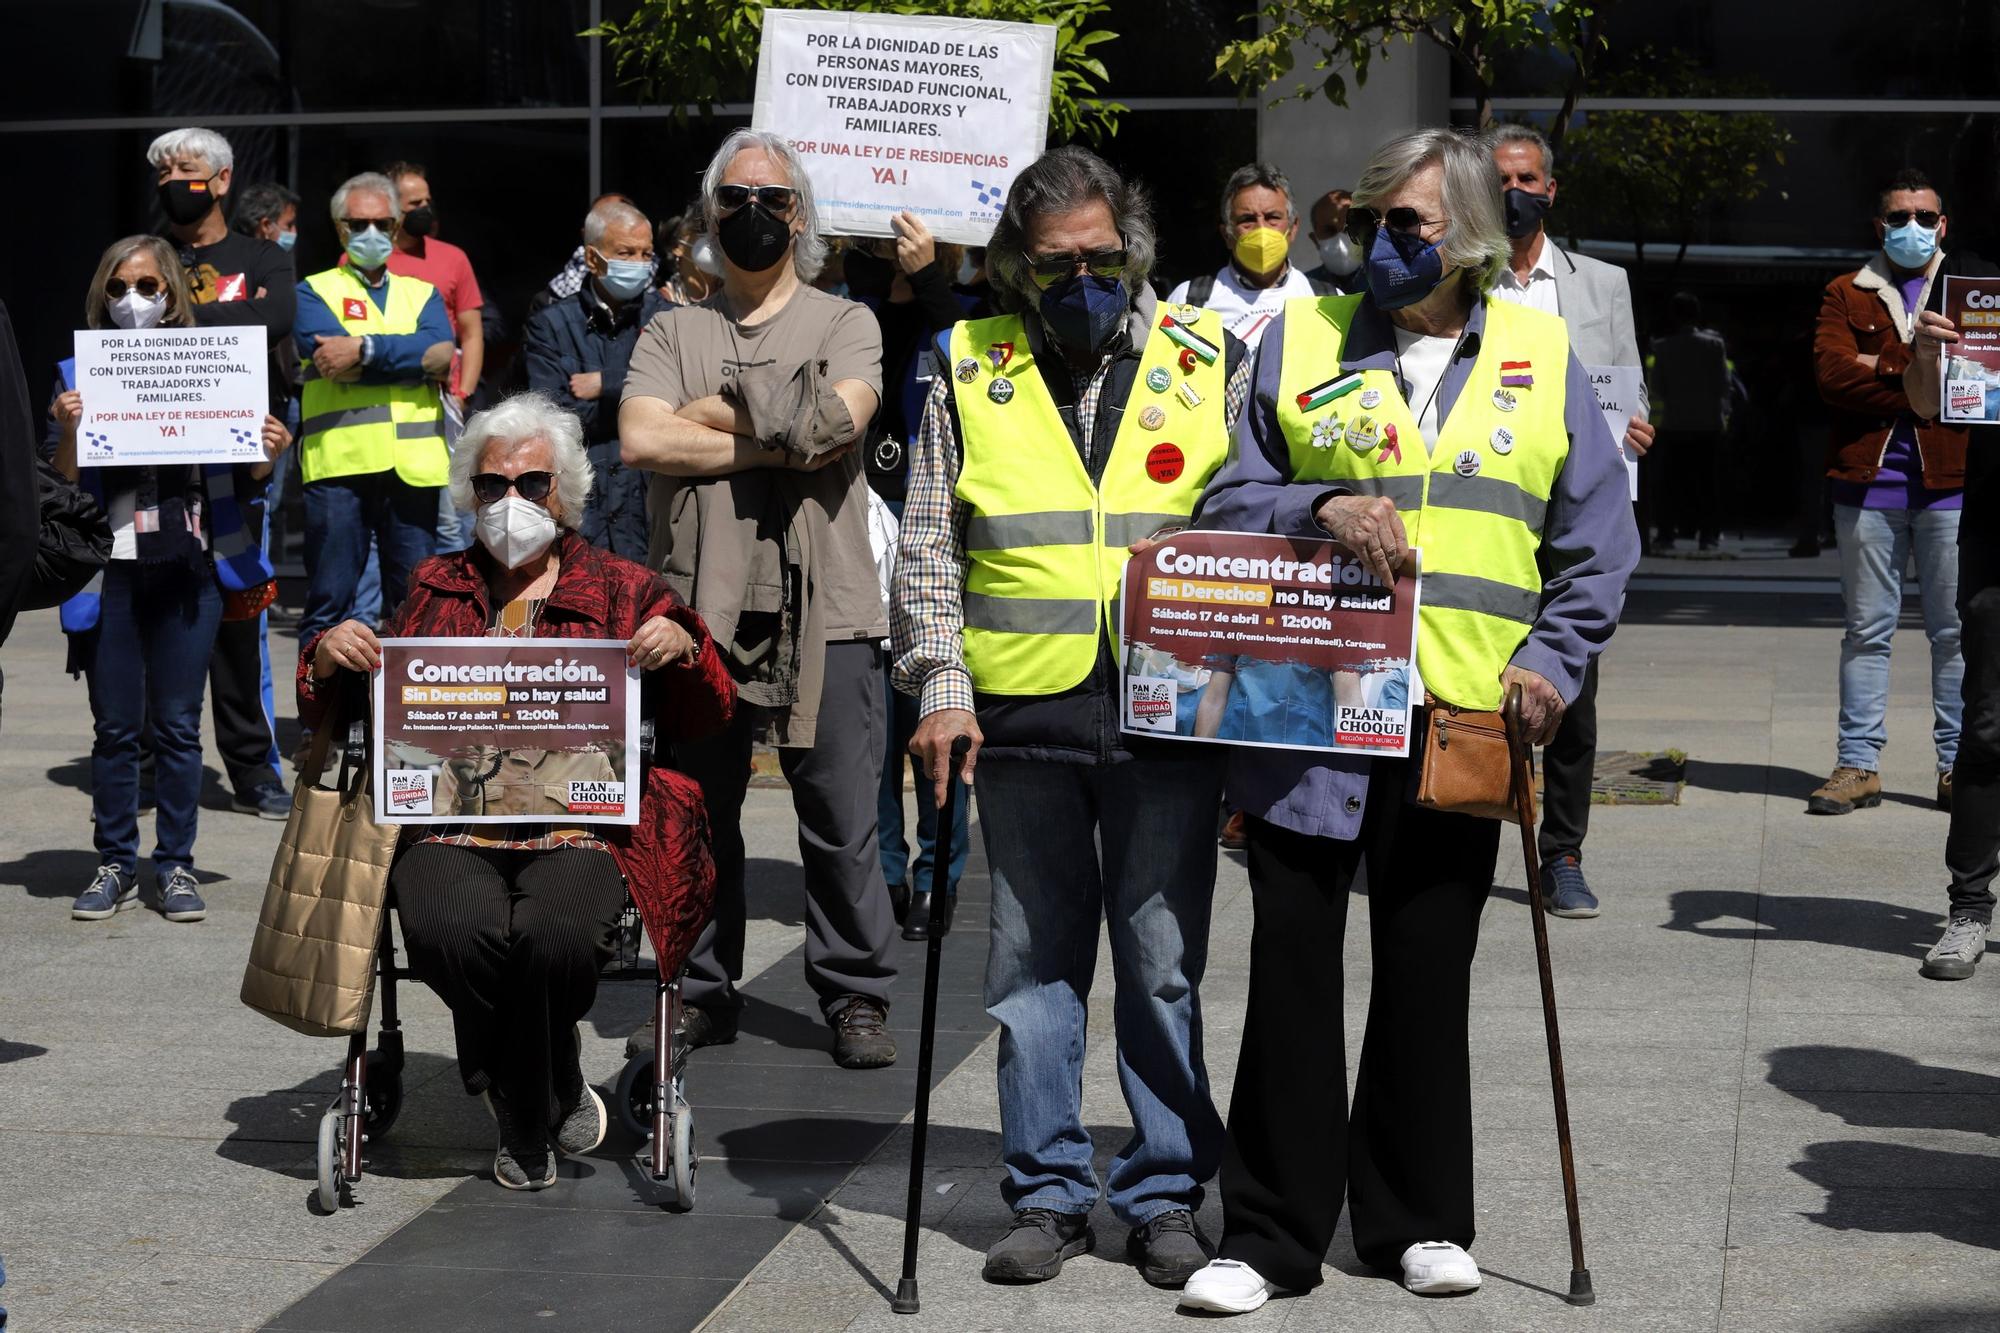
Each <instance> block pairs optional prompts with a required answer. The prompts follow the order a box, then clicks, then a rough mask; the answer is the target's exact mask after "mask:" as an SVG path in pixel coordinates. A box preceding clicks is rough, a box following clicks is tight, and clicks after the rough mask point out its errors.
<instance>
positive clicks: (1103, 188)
mask: <svg viewBox="0 0 2000 1333" xmlns="http://www.w3.org/2000/svg"><path fill="white" fill-rule="evenodd" d="M1098 199H1101V200H1103V201H1104V203H1106V204H1107V205H1109V206H1110V208H1111V222H1112V225H1113V226H1115V227H1117V228H1118V235H1119V237H1120V238H1121V239H1122V240H1123V241H1124V243H1125V289H1126V290H1127V291H1128V292H1134V293H1136V292H1137V291H1138V290H1139V289H1140V288H1141V287H1143V286H1145V285H1146V279H1148V278H1150V277H1151V276H1152V275H1153V256H1154V254H1155V252H1156V248H1157V245H1156V242H1155V240H1154V234H1153V201H1152V199H1151V198H1150V197H1149V196H1148V195H1147V193H1146V187H1145V186H1143V185H1141V184H1139V183H1138V182H1137V181H1127V180H1124V179H1121V178H1120V177H1119V175H1118V173H1117V172H1115V171H1113V170H1112V169H1111V167H1110V165H1109V164H1108V163H1106V162H1105V160H1104V159H1103V158H1101V157H1099V156H1098V155H1097V154H1095V153H1093V152H1091V151H1090V150H1089V149H1088V148H1079V147H1077V146H1076V145H1075V144H1065V145H1064V146H1063V147H1061V148H1051V149H1050V150H1049V151H1048V152H1046V153H1043V154H1042V155H1041V156H1040V157H1038V158H1036V159H1035V160H1034V161H1033V162H1032V163H1030V164H1029V165H1028V166H1027V167H1026V168H1025V169H1024V170H1023V171H1022V172H1021V174H1020V175H1018V176H1016V177H1015V178H1014V184H1013V185H1012V186H1011V187H1009V189H1008V191H1007V202H1006V204H1005V205H1003V206H1002V207H1001V210H1000V221H999V222H997V223H996V224H994V227H993V239H992V240H990V241H988V242H987V244H986V269H987V272H988V273H990V274H991V275H992V277H993V286H994V291H995V294H996V295H997V296H998V297H999V298H1000V300H1001V304H1002V305H1003V307H1009V308H1012V309H1028V308H1032V307H1033V306H1034V304H1035V302H1036V299H1037V297H1038V296H1039V295H1040V289H1038V288H1037V287H1036V286H1035V283H1034V279H1033V278H1032V277H1030V276H1029V273H1028V255H1027V244H1028V220H1029V219H1030V218H1033V217H1041V216H1044V215H1051V214H1062V213H1073V212H1075V211H1076V210H1077V209H1079V208H1082V207H1083V206H1085V205H1086V204H1088V203H1090V202H1091V201H1092V200H1098ZM1010 303H1011V305H1010Z"/></svg>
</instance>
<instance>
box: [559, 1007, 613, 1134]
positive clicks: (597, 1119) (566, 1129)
mask: <svg viewBox="0 0 2000 1333" xmlns="http://www.w3.org/2000/svg"><path fill="white" fill-rule="evenodd" d="M575 1031H576V1036H575V1038H574V1043H575V1050H576V1052H577V1060H578V1064H577V1067H576V1068H575V1069H574V1070H570V1071H565V1073H564V1074H558V1075H557V1076H556V1106H557V1114H556V1119H555V1123H554V1124H552V1125H550V1126H549V1133H550V1134H551V1135H552V1136H553V1137H554V1138H555V1142H556V1147H558V1148H561V1149H562V1150H563V1152H564V1153H565V1154H566V1155H568V1156H570V1157H575V1156H577V1155H578V1154H580V1153H587V1152H589V1151H590V1150H591V1149H592V1148H595V1147H596V1146H597V1145H598V1144H600V1143H602V1142H604V1132H605V1131H606V1130H607V1129H609V1128H610V1127H611V1117H610V1116H609V1115H608V1114H606V1113H605V1110H604V1099H603V1098H602V1097H599V1096H598V1095H597V1089H595V1088H593V1087H591V1086H590V1084H589V1082H588V1081H587V1080H585V1078H584V1077H583V1065H582V1058H583V1025H582V1024H578V1025H577V1027H576V1029H575Z"/></svg>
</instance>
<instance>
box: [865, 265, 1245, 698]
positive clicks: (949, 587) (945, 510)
mask: <svg viewBox="0 0 2000 1333" xmlns="http://www.w3.org/2000/svg"><path fill="white" fill-rule="evenodd" d="M1155 309H1156V303H1155V301H1154V299H1153V296H1152V293H1151V292H1150V291H1142V292H1141V293H1140V295H1139V299H1138V301H1137V302H1136V303H1135V306H1134V309H1133V312H1132V328H1133V331H1134V333H1135V334H1136V333H1139V332H1140V331H1141V330H1143V331H1144V333H1145V334H1147V335H1150V333H1151V329H1152V324H1153V314H1154V311H1155ZM1228 341H1229V343H1230V348H1231V350H1232V351H1234V352H1236V354H1237V357H1238V364H1237V365H1236V368H1235V369H1234V370H1232V371H1230V373H1229V379H1228V382H1227V385H1226V387H1225V389H1224V392H1223V403H1222V413H1223V422H1224V426H1225V428H1226V429H1227V430H1229V432H1230V433H1231V435H1232V436H1233V435H1234V433H1235V430H1236V418H1237V416H1238V415H1239V414H1240V413H1241V412H1242V410H1243V402H1244V399H1245V398H1246V397H1247V396H1248V394H1249V390H1250V357H1249V356H1248V354H1247V353H1244V352H1242V351H1241V349H1240V346H1239V345H1238V344H1237V343H1236V340H1235V339H1234V338H1233V337H1232V338H1230V339H1229V340H1228ZM1141 345H1143V344H1141ZM1116 359H1117V358H1116V356H1115V355H1107V356H1105V357H1104V358H1103V359H1102V360H1100V361H1099V362H1098V363H1097V368H1096V369H1095V370H1093V371H1092V372H1091V375H1090V379H1089V381H1088V382H1087V383H1085V384H1083V385H1081V386H1080V392H1079V393H1078V394H1077V402H1076V422H1077V431H1078V434H1079V435H1080V436H1081V437H1082V438H1081V440H1080V442H1079V449H1080V451H1081V452H1082V453H1083V455H1084V457H1085V458H1086V459H1088V458H1089V457H1090V455H1091V454H1092V453H1093V452H1094V450H1095V448H1096V445H1095V440H1094V436H1095V434H1096V430H1097V409H1098V406H1099V403H1100V400H1101V399H1102V397H1103V394H1104V380H1105V377H1106V376H1107V375H1108V374H1110V372H1111V366H1112V363H1113V362H1114V361H1115V360H1116ZM964 458H965V454H964V450H963V448H962V447H961V446H960V444H959V439H958V421H957V417H956V414H955V413H954V411H953V410H952V405H951V379H950V377H949V376H948V375H939V376H938V377H937V378H936V379H935V380H934V381H933V382H932V384H931V392H930V397H929V398H928V399H927V400H925V403H924V416H923V423H922V425H921V426H920V427H919V428H918V430H917V439H916V447H915V448H914V449H913V450H912V451H911V454H910V480H909V489H908V491H907V493H906V496H905V499H904V502H903V525H902V534H901V536H900V538H899V540H898V542H897V547H896V573H895V579H894V590H893V597H892V600H891V604H890V626H889V631H890V644H891V648H892V651H893V652H894V654H895V660H894V662H893V664H892V666H891V674H892V678H893V679H894V681H895V685H896V688H897V689H898V690H901V691H902V692H903V693H905V694H914V695H917V696H918V711H919V712H920V713H921V714H922V715H924V716H928V715H930V714H931V713H935V712H937V711H939V710H940V709H945V708H959V709H964V710H965V711H966V712H971V711H972V706H973V698H972V676H971V673H970V672H968V671H967V670H966V669H965V662H964V658H963V656H962V655H961V651H960V636H961V635H962V634H963V632H964V630H965V608H964V602H963V594H964V591H965V576H966V572H967V569H968V567H969V563H970V562H969V561H968V560H967V559H966V555H965V520H966V518H967V517H968V516H969V512H970V511H969V509H968V508H967V506H966V504H965V502H964V501H962V500H960V499H959V498H958V493H957V492H958V472H959V468H960V466H961V465H962V464H963V462H964Z"/></svg>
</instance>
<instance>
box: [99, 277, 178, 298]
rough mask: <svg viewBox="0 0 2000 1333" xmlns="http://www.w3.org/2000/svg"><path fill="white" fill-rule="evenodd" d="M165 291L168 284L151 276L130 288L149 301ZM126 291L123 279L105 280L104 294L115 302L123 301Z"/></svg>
mask: <svg viewBox="0 0 2000 1333" xmlns="http://www.w3.org/2000/svg"><path fill="white" fill-rule="evenodd" d="M165 289H166V284H165V283H163V282H161V281H160V280H159V279H158V278H155V277H152V276H151V275H148V276H146V277H143V278H141V279H139V280H138V281H137V282H135V283H132V284H131V287H130V290H132V291H135V292H137V293H139V295H141V296H143V297H145V298H146V299H147V300H148V301H150V300H152V299H153V298H154V297H156V296H158V295H159V294H160V293H161V292H162V291H164V290H165ZM126 290H127V287H126V283H125V279H123V278H106V279H105V280H104V294H105V295H106V296H108V297H110V298H111V299H112V300H114V301H121V300H123V299H124V298H125V292H126Z"/></svg>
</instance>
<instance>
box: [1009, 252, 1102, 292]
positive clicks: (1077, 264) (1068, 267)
mask: <svg viewBox="0 0 2000 1333" xmlns="http://www.w3.org/2000/svg"><path fill="white" fill-rule="evenodd" d="M1080 268H1081V269H1088V270H1089V271H1090V273H1091V275H1092V276H1093V277H1099V278H1117V277H1123V276H1124V274H1125V251H1124V250H1122V249H1119V250H1087V251H1084V252H1082V253H1080V254H1077V253H1072V254H1066V255H1043V256H1042V257H1041V258H1039V259H1030V260H1029V261H1028V276H1029V277H1031V278H1033V279H1034V280H1035V285H1036V286H1037V287H1053V286H1055V285H1056V284H1057V283H1059V282H1061V281H1062V280H1063V279H1064V278H1067V277H1069V276H1070V275H1071V274H1073V273H1075V272H1076V271H1077V270H1078V269H1080Z"/></svg>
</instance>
